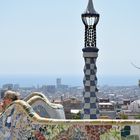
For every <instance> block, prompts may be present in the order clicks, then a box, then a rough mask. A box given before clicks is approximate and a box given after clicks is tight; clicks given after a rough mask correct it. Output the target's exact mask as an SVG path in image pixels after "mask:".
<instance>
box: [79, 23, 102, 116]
mask: <svg viewBox="0 0 140 140" xmlns="http://www.w3.org/2000/svg"><path fill="white" fill-rule="evenodd" d="M83 57H84V60H85V67H84V80H83V83H84V91H83V96H84V100H83V111H82V113H83V114H82V116H83V119H97V118H98V117H99V110H98V101H97V96H96V94H97V92H98V90H97V77H96V72H97V67H96V59H97V57H98V48H96V27H94V26H86V27H85V48H84V49H83Z"/></svg>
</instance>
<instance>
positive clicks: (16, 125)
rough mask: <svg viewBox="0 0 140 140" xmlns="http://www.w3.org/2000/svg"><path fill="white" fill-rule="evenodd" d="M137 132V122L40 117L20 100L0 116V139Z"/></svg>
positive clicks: (86, 138)
mask: <svg viewBox="0 0 140 140" xmlns="http://www.w3.org/2000/svg"><path fill="white" fill-rule="evenodd" d="M139 135H140V121H136V120H133V121H130V120H126V121H124V122H123V121H120V120H99V119H98V120H53V119H47V118H41V117H39V116H38V115H37V114H36V113H35V112H34V111H33V109H32V107H31V106H29V105H28V104H27V103H26V102H24V101H17V102H15V103H14V104H13V105H11V106H10V107H9V108H8V109H7V110H6V111H5V112H4V113H2V114H1V116H0V140H121V139H122V140H139Z"/></svg>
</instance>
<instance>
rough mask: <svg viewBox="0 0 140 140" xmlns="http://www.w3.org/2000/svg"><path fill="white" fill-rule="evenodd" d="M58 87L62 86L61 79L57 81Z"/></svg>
mask: <svg viewBox="0 0 140 140" xmlns="http://www.w3.org/2000/svg"><path fill="white" fill-rule="evenodd" d="M56 86H57V88H59V87H60V86H61V78H57V79H56Z"/></svg>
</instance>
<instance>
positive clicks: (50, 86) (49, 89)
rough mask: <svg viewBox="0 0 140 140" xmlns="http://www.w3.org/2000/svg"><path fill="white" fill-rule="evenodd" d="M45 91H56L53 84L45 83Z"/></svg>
mask: <svg viewBox="0 0 140 140" xmlns="http://www.w3.org/2000/svg"><path fill="white" fill-rule="evenodd" d="M46 88H47V92H49V93H55V92H56V87H55V85H47V87H46Z"/></svg>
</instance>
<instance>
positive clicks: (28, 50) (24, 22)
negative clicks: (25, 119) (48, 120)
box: [0, 0, 140, 84]
mask: <svg viewBox="0 0 140 140" xmlns="http://www.w3.org/2000/svg"><path fill="white" fill-rule="evenodd" d="M93 2H94V6H95V9H96V10H97V11H98V12H99V13H100V21H99V24H98V27H97V47H98V48H99V53H98V55H99V56H98V59H97V76H98V77H99V78H100V77H102V78H103V77H111V76H112V77H113V76H116V77H120V78H121V77H123V76H124V77H129V76H130V77H131V79H128V80H132V81H134V80H136V77H138V76H139V74H140V70H138V69H136V68H134V67H133V66H132V65H131V62H133V63H134V64H136V65H138V66H139V65H140V63H139V52H140V48H139V45H140V42H139V32H140V28H139V24H140V16H139V15H138V13H139V11H140V10H139V4H140V2H139V1H138V0H135V1H131V0H127V1H126V0H124V1H121V0H118V1H111V0H108V1H97V0H94V1H93ZM86 6H87V0H85V1H84V0H83V1H81V0H77V1H64V0H61V1H43V0H41V1H36V0H35V1H33V0H31V1H27V0H25V1H22V2H21V1H20V2H19V1H17V0H14V1H10V0H8V1H0V20H1V22H0V30H1V32H0V50H1V55H0V66H1V69H0V75H3V76H7V75H18V76H24V75H31V76H34V75H35V76H39V75H49V76H54V77H56V78H57V77H62V79H63V76H64V77H67V76H69V77H71V76H73V77H74V76H78V77H80V79H82V78H83V75H84V74H83V66H84V61H83V58H82V48H84V26H83V24H82V21H81V14H82V13H83V12H84V10H85V7H86ZM133 77H134V78H133ZM99 78H98V80H99V81H100V79H99ZM138 79H139V77H138ZM124 82H125V80H124ZM81 83H82V81H81ZM136 84H137V81H136Z"/></svg>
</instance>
